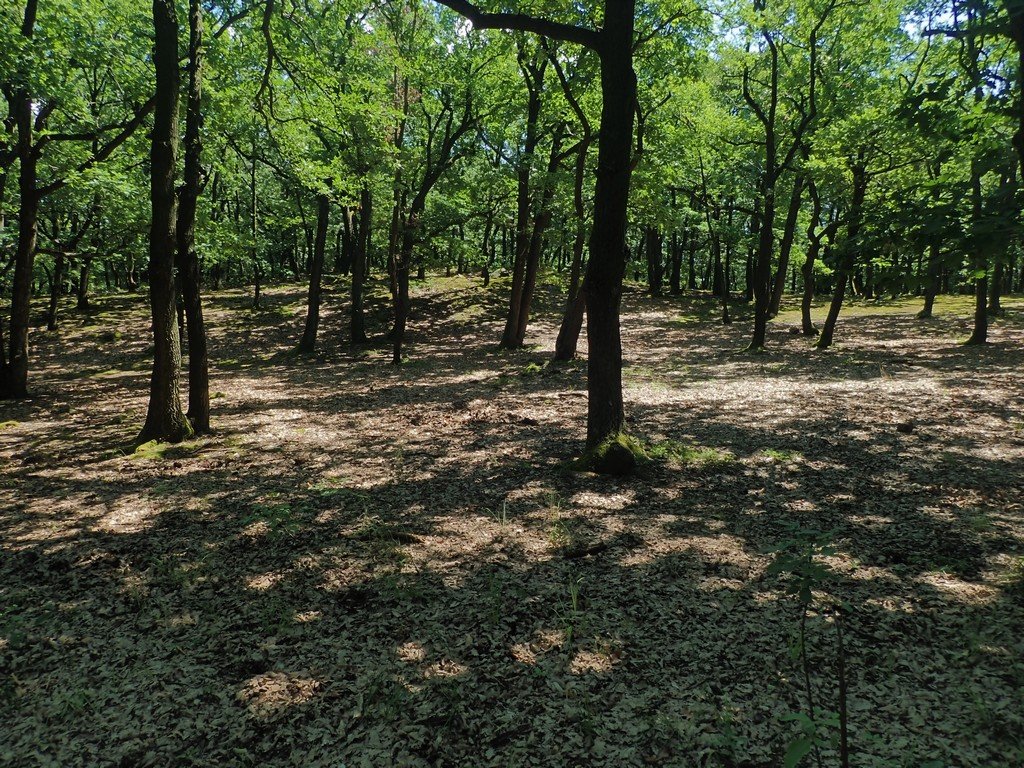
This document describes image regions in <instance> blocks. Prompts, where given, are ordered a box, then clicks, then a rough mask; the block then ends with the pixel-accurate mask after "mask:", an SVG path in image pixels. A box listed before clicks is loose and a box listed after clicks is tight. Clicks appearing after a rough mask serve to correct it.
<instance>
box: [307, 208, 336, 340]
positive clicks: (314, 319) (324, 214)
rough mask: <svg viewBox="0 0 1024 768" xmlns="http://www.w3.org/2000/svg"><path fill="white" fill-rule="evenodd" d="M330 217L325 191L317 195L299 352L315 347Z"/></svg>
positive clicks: (318, 326)
mask: <svg viewBox="0 0 1024 768" xmlns="http://www.w3.org/2000/svg"><path fill="white" fill-rule="evenodd" d="M330 218H331V199H330V198H329V197H328V196H327V194H326V193H320V194H319V195H317V210H316V235H315V237H314V240H313V256H312V258H311V259H310V265H309V293H308V298H307V302H306V327H305V329H304V330H303V332H302V339H301V340H300V341H299V351H300V352H312V351H313V350H315V349H316V334H317V330H318V329H319V328H320V294H321V288H322V283H323V274H324V253H325V251H326V250H327V228H328V226H329V224H330Z"/></svg>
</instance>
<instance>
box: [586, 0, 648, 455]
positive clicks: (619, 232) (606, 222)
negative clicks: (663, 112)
mask: <svg viewBox="0 0 1024 768" xmlns="http://www.w3.org/2000/svg"><path fill="white" fill-rule="evenodd" d="M634 8H635V3H634V0H607V2H606V4H605V22H604V29H603V31H602V32H601V35H602V37H603V40H602V48H601V50H600V54H601V94H602V96H603V99H604V103H603V105H602V109H601V128H600V137H599V139H598V160H597V186H596V188H595V193H594V229H593V232H592V233H591V236H590V261H589V263H588V264H587V276H586V278H585V285H584V294H585V296H586V306H587V351H588V356H587V393H588V396H589V397H588V405H587V446H588V447H591V448H592V447H595V446H597V445H599V444H600V443H602V442H604V441H605V440H606V439H607V438H609V437H611V436H613V435H615V434H617V433H619V432H621V431H622V430H623V428H624V427H625V411H624V408H623V403H622V338H621V332H620V328H619V309H620V304H621V301H622V278H623V275H624V272H625V268H626V265H625V254H626V210H627V206H628V204H629V184H630V176H631V174H632V158H631V156H630V155H631V149H632V140H633V114H634V112H635V108H636V73H635V72H634V71H633V23H634V20H633V14H634Z"/></svg>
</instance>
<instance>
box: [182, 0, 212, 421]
mask: <svg viewBox="0 0 1024 768" xmlns="http://www.w3.org/2000/svg"><path fill="white" fill-rule="evenodd" d="M188 13H189V18H188V28H189V43H188V95H187V104H186V110H185V146H184V153H185V167H184V178H183V184H182V188H181V198H180V200H179V207H178V222H177V237H178V243H177V245H178V274H179V277H180V282H181V298H182V304H183V305H184V311H185V321H186V323H185V328H186V333H187V336H188V419H189V421H190V422H191V424H192V429H193V430H195V432H197V433H199V434H206V433H208V432H209V431H210V361H209V350H208V348H207V341H206V321H205V319H204V318H203V300H202V292H201V271H200V267H199V254H197V253H196V209H197V207H198V204H199V192H200V188H201V186H202V165H201V162H202V151H203V144H202V135H201V134H200V128H201V125H202V112H201V109H202V95H203V59H202V56H203V17H202V7H201V5H200V2H199V0H189V4H188Z"/></svg>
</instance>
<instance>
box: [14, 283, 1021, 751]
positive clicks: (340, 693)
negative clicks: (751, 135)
mask: <svg viewBox="0 0 1024 768" xmlns="http://www.w3.org/2000/svg"><path fill="white" fill-rule="evenodd" d="M507 282H508V281H507V280H502V279H496V280H495V281H494V282H493V283H492V286H491V288H490V289H487V290H485V289H483V288H482V286H481V284H480V281H479V280H477V279H475V278H466V277H452V278H437V279H432V280H430V281H428V282H427V283H420V284H417V286H416V288H415V290H414V301H413V312H412V321H411V327H410V338H409V354H410V358H409V362H408V363H407V364H406V365H404V366H402V367H400V368H395V367H392V366H390V365H388V362H389V360H390V353H389V350H388V348H387V345H386V343H385V342H383V341H382V340H381V341H379V342H377V343H375V344H373V345H371V346H369V347H367V348H365V349H350V348H349V347H348V346H347V344H346V342H345V338H346V335H345V334H346V331H345V321H346V315H345V309H346V307H345V305H344V303H343V301H344V299H343V297H345V296H346V295H347V294H346V290H345V285H344V284H343V283H336V282H333V281H331V282H329V284H328V286H327V292H326V300H325V309H324V317H323V325H322V330H321V345H320V348H319V350H318V352H317V354H316V355H314V356H312V357H300V356H298V355H296V354H294V353H293V351H292V349H293V347H294V344H295V341H296V339H297V337H298V334H299V332H300V331H301V323H302V301H303V296H304V289H303V287H302V286H298V285H285V286H272V287H270V288H268V289H267V291H266V295H265V297H264V307H263V308H262V309H261V310H258V311H253V310H251V309H250V307H249V297H248V296H247V295H246V294H245V292H244V291H239V290H232V291H226V292H224V293H222V294H218V295H217V296H215V297H213V298H212V299H211V300H210V301H209V305H208V316H209V323H210V328H211V357H212V359H213V362H214V368H213V371H212V383H211V390H212V392H213V393H214V398H213V410H214V423H215V426H216V428H217V433H216V435H214V436H213V437H212V438H207V439H203V440H197V441H191V442H189V443H187V444H184V445H182V446H158V445H157V446H144V447H143V448H142V449H141V450H139V451H133V449H132V447H131V443H132V440H133V438H134V436H135V434H136V432H137V430H138V428H139V426H140V424H141V423H142V419H143V416H144V413H145V397H146V391H147V381H148V359H149V358H148V355H149V351H148V348H149V343H150V342H149V340H148V337H147V321H146V309H145V306H144V298H143V296H141V295H137V296H126V295H120V296H113V297H105V298H102V299H100V301H99V307H98V312H97V313H96V314H95V315H94V316H92V317H91V318H88V319H89V320H90V322H83V320H85V319H86V318H83V317H82V316H81V315H78V314H75V313H74V311H73V310H71V309H70V307H65V308H63V309H62V312H63V314H62V328H61V330H60V331H59V332H57V333H55V334H53V333H46V332H43V331H35V332H34V333H33V339H32V342H33V353H34V360H33V380H32V383H33V386H34V388H35V392H36V397H35V399H33V400H32V401H29V402H26V403H20V404H4V405H3V406H2V408H3V410H2V411H0V525H2V528H0V536H2V538H0V543H2V547H3V550H2V552H3V558H2V560H0V702H2V706H0V764H11V765H32V764H35V763H34V762H33V761H34V760H35V761H36V762H39V763H41V764H46V763H45V760H42V759H39V760H36V758H34V757H32V756H33V755H34V754H36V751H41V753H43V754H45V755H46V758H47V759H49V760H50V761H51V763H53V764H57V765H108V764H109V765H132V766H147V765H152V766H163V765H179V764H180V765H205V766H222V765H239V766H244V765H257V764H259V765H282V766H283V765H295V764H301V765H304V766H320V765H323V766H330V767H331V768H337V766H338V765H360V766H362V765H368V766H393V765H404V766H437V765H442V766H455V765H466V766H469V765H472V766H495V767H497V766H502V767H504V766H530V767H531V768H532V767H533V766H573V765H587V766H609V768H611V767H612V766H614V767H615V768H619V766H644V765H675V766H689V765H702V766H721V767H722V768H739V767H740V766H742V767H743V768H774V767H775V766H778V765H780V764H781V763H782V755H783V754H784V752H785V750H786V747H787V745H788V743H789V742H790V741H791V740H792V739H793V738H795V737H796V736H797V735H798V734H799V732H798V729H797V728H796V727H795V726H794V724H793V721H792V720H790V719H787V716H788V715H790V714H792V713H802V714H808V713H809V705H808V701H807V696H806V691H805V688H804V686H805V683H804V677H803V671H802V667H801V665H800V662H799V660H798V655H795V654H794V652H793V651H794V649H796V648H798V645H799V635H798V629H799V625H800V621H799V618H800V606H799V603H798V601H797V598H796V596H795V595H793V594H792V590H791V589H789V588H788V587H790V586H791V585H792V584H793V582H792V580H791V579H787V578H785V577H783V576H779V575H778V574H777V573H775V572H774V571H773V570H772V569H770V568H769V566H770V564H771V563H772V562H773V559H774V558H775V556H776V554H778V553H779V552H780V551H785V552H788V553H789V554H790V555H793V554H794V553H797V554H799V551H800V550H801V548H805V549H806V548H810V550H808V551H815V552H817V553H818V555H817V557H816V561H815V562H817V563H820V564H821V566H822V570H821V571H820V572H819V573H818V575H817V576H816V577H815V583H814V584H813V593H812V594H813V603H812V606H811V608H812V610H811V612H810V615H809V619H808V622H807V638H806V645H805V647H806V649H807V653H808V661H809V664H810V668H811V669H812V670H813V674H812V684H813V686H814V698H815V707H816V712H817V713H818V715H819V719H821V720H823V721H824V720H826V719H827V717H823V716H822V715H823V714H824V713H830V712H833V711H834V710H835V709H836V708H837V684H838V678H837V648H838V646H837V635H836V626H835V624H834V621H833V614H834V611H835V609H836V606H839V605H841V606H842V613H843V616H844V619H843V621H844V624H843V626H844V628H845V633H844V638H845V648H846V653H847V658H846V668H847V670H848V681H847V682H848V685H849V690H850V701H849V710H850V727H851V734H852V745H853V755H854V757H853V763H854V764H855V765H857V766H867V767H872V768H890V767H891V766H907V768H919V767H920V766H922V765H936V766H938V765H942V766H947V767H948V768H953V766H1007V768H1009V767H1010V766H1017V765H1022V764H1024V693H1022V692H1024V507H1022V504H1021V501H1020V500H1021V498H1024V417H1022V416H1021V414H1022V413H1024V385H1022V383H1021V376H1020V374H1021V371H1022V370H1024V301H1021V299H1019V298H1013V297H1010V298H1008V299H1007V300H1005V302H1004V306H1005V307H1006V314H1005V316H1004V317H1001V318H999V319H998V320H996V322H995V323H994V325H993V327H992V342H993V343H992V344H990V345H989V346H987V347H985V348H965V347H963V346H961V345H960V344H959V341H961V340H962V339H963V338H965V337H966V336H967V334H968V332H969V318H970V311H971V309H970V298H969V297H943V298H942V299H940V301H938V302H937V304H936V318H935V319H933V320H930V321H919V320H917V319H916V317H915V314H916V312H917V310H918V308H919V301H918V300H916V299H900V300H897V301H888V300H887V301H881V302H865V301H854V302H852V303H851V305H850V306H849V307H848V308H847V310H848V311H847V310H844V313H843V315H842V316H841V320H840V326H839V329H838V331H837V346H836V348H835V349H834V350H830V351H827V352H818V351H815V350H814V349H813V348H812V347H811V346H810V344H809V342H808V340H806V339H804V338H803V337H801V336H798V335H793V334H791V333H790V329H791V327H792V326H793V325H794V324H796V323H798V322H799V315H798V313H797V312H796V310H795V308H794V307H793V306H786V307H784V311H783V312H782V313H781V314H780V316H779V318H778V320H777V321H776V322H775V323H774V324H773V325H772V327H771V333H770V338H769V348H768V351H767V352H766V353H764V354H762V355H750V354H741V351H742V350H743V348H744V346H745V342H746V338H745V335H746V334H747V333H748V331H749V328H748V324H747V322H745V321H743V322H736V323H734V324H732V325H730V326H723V325H721V324H719V323H718V322H716V320H715V318H717V317H718V314H719V309H718V307H717V306H716V305H715V303H714V301H713V300H712V299H710V298H704V297H690V298H685V299H679V298H668V297H666V298H662V299H658V300H652V299H649V298H648V297H645V296H642V295H641V294H640V293H639V292H638V291H636V290H632V289H631V290H627V293H626V300H625V307H626V309H625V316H624V321H623V345H624V352H625V358H626V360H625V363H626V368H625V371H624V383H625V392H626V399H627V409H628V413H629V417H630V424H631V428H632V430H633V431H634V432H635V433H637V434H638V435H640V436H641V437H643V438H644V439H645V440H647V441H648V445H649V446H651V447H652V452H656V451H655V449H657V448H658V446H661V449H662V453H661V454H660V455H661V456H662V458H659V459H656V460H654V461H652V462H650V463H649V464H647V465H645V466H644V468H643V471H642V473H641V474H640V476H638V477H636V478H632V479H615V478H603V477H596V476H592V475H580V474H573V473H570V472H568V471H567V470H566V466H565V465H566V462H567V461H568V460H569V459H571V458H572V457H573V456H574V455H575V454H576V453H578V451H579V450H580V447H581V442H582V439H583V435H584V431H583V420H584V418H585V413H586V398H585V378H584V376H585V365H584V363H583V362H582V361H577V362H574V363H572V364H569V365H562V366H548V365H546V363H547V357H548V354H547V350H549V349H550V348H551V347H552V345H553V342H554V337H555V334H556V333H557V329H558V317H557V310H558V307H559V306H560V305H561V298H560V293H559V291H558V290H557V289H555V288H554V287H553V286H545V287H542V289H541V290H540V291H539V294H538V303H539V306H538V307H537V308H536V310H537V311H536V313H535V320H534V322H533V323H532V327H531V333H530V335H529V338H528V342H530V344H531V346H530V347H529V348H528V349H526V350H524V351H522V352H518V353H507V352H499V351H497V348H496V343H497V340H498V338H499V336H500V333H501V328H502V313H503V311H504V308H505V306H506V303H507V296H506V292H507ZM369 295H370V300H369V305H368V306H369V310H370V318H369V319H370V327H371V329H373V330H374V331H375V332H376V333H378V334H382V333H383V332H384V330H385V329H386V326H387V307H386V301H385V291H384V288H383V285H382V284H380V283H375V284H374V285H373V286H372V290H371V291H370V293H369ZM815 313H816V314H815V317H816V319H818V320H819V321H820V317H821V315H822V314H823V305H821V304H819V305H816V308H815ZM738 314H739V315H740V316H741V317H742V316H743V312H742V310H741V311H740V312H739V313H738ZM584 348H585V347H584V346H582V345H581V349H584ZM666 447H667V448H666ZM673 451H674V452H673ZM789 562H790V565H791V566H792V563H793V562H795V561H794V560H793V558H790V561H789ZM823 727H824V729H825V730H824V733H825V735H826V743H825V745H824V746H823V749H822V755H823V758H824V760H825V761H826V763H828V764H835V762H836V757H837V756H836V752H835V749H834V743H833V742H832V741H831V739H832V737H834V735H835V729H834V727H832V726H829V725H824V726H823Z"/></svg>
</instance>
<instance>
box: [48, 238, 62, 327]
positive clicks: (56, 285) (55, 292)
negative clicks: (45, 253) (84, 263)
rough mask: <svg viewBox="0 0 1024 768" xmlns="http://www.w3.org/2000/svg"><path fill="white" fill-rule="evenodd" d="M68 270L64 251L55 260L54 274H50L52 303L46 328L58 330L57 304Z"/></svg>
mask: <svg viewBox="0 0 1024 768" xmlns="http://www.w3.org/2000/svg"><path fill="white" fill-rule="evenodd" d="M66 271H67V259H66V258H65V257H64V254H63V253H60V254H57V258H56V259H55V260H54V262H53V274H52V275H51V276H50V304H49V306H48V307H47V311H46V330H48V331H56V330H57V306H58V305H59V303H60V295H61V293H62V292H63V289H64V273H65V272H66Z"/></svg>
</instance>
